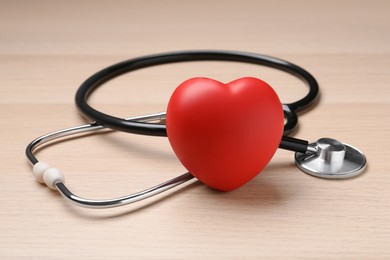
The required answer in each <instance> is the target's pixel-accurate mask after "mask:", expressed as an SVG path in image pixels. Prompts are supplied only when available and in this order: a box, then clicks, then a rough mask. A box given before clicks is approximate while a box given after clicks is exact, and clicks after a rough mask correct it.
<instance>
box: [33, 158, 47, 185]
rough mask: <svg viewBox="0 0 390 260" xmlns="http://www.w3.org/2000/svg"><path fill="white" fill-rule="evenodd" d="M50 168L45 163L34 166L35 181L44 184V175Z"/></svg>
mask: <svg viewBox="0 0 390 260" xmlns="http://www.w3.org/2000/svg"><path fill="white" fill-rule="evenodd" d="M49 168H50V166H49V165H48V164H47V163H44V162H37V163H36V164H34V166H33V174H34V176H35V179H36V180H37V181H38V182H40V183H44V181H43V173H44V172H45V171H46V170H47V169H49Z"/></svg>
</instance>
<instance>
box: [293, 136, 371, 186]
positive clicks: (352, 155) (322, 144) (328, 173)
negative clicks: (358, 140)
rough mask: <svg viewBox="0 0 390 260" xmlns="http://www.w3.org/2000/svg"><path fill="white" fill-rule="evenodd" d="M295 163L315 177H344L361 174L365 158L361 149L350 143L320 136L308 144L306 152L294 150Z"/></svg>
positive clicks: (365, 162)
mask: <svg viewBox="0 0 390 260" xmlns="http://www.w3.org/2000/svg"><path fill="white" fill-rule="evenodd" d="M295 164H296V165H297V167H298V168H299V169H301V170H302V171H303V172H305V173H307V174H310V175H313V176H316V177H320V178H327V179H345V178H351V177H355V176H357V175H359V174H361V173H362V172H363V171H364V169H365V167H366V164H367V160H366V157H365V155H364V154H363V153H362V152H361V151H359V150H358V149H356V148H355V147H353V146H351V145H348V144H343V143H341V142H339V141H337V140H335V139H331V138H321V139H319V140H318V141H317V142H315V143H312V144H310V145H309V149H308V152H306V153H300V152H296V153H295Z"/></svg>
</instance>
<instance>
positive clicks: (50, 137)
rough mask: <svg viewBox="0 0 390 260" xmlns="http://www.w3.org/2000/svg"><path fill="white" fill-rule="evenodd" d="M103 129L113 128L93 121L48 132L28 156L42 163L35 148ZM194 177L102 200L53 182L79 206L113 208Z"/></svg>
mask: <svg viewBox="0 0 390 260" xmlns="http://www.w3.org/2000/svg"><path fill="white" fill-rule="evenodd" d="M164 117H165V113H158V114H151V115H146V116H138V117H131V118H127V120H134V121H139V122H152V121H162V120H164ZM103 130H105V131H112V129H107V128H105V127H103V126H101V125H97V124H95V123H92V124H85V125H80V126H76V127H71V128H66V129H62V130H58V131H55V132H51V133H48V134H46V135H43V136H41V137H38V138H36V139H35V140H34V141H32V142H31V143H30V144H29V145H28V146H27V149H26V155H27V158H28V159H29V161H30V162H31V164H33V165H35V164H37V163H40V162H39V161H38V159H37V158H36V157H35V155H34V150H36V149H37V148H38V147H39V146H41V145H43V144H46V143H48V142H51V141H55V140H57V141H58V140H60V139H61V138H64V137H68V136H72V135H78V134H82V133H90V132H95V131H103ZM193 178H194V176H192V175H191V174H190V173H185V174H182V175H180V176H177V177H175V178H173V179H171V180H168V181H166V182H163V183H161V184H158V185H156V186H154V187H151V188H148V189H146V190H143V191H140V192H136V193H133V194H130V195H127V196H123V197H119V198H114V199H102V200H96V199H86V198H82V197H80V196H77V195H75V194H74V193H72V192H71V191H70V190H69V189H68V188H67V187H66V185H65V183H64V181H60V180H58V181H56V182H55V183H53V184H54V185H53V187H54V188H55V189H57V190H58V191H59V192H60V193H61V194H62V196H63V197H64V198H65V199H67V200H68V201H69V202H71V203H73V204H76V205H78V206H81V207H86V208H112V207H119V206H123V205H126V204H131V203H134V202H137V201H140V200H143V199H146V198H149V197H152V196H154V195H157V194H159V193H161V192H164V191H166V190H169V189H171V188H173V187H175V186H177V185H180V184H182V183H184V182H187V181H189V180H191V179H193Z"/></svg>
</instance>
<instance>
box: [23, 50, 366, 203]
mask: <svg viewBox="0 0 390 260" xmlns="http://www.w3.org/2000/svg"><path fill="white" fill-rule="evenodd" d="M188 61H233V62H244V63H251V64H257V65H263V66H267V67H272V68H275V69H279V70H282V71H285V72H287V73H290V74H292V75H294V76H296V77H298V78H300V79H301V80H303V81H304V82H305V83H306V84H307V85H308V86H309V92H308V93H307V94H306V95H305V96H304V97H303V98H301V99H300V100H298V101H295V102H293V103H289V104H282V108H283V112H284V117H285V124H284V130H283V136H282V138H281V141H280V145H279V148H282V149H286V150H290V151H294V152H295V163H296V165H297V167H298V168H299V169H301V170H302V171H303V172H305V173H307V174H310V175H313V176H316V177H321V178H328V179H342V178H350V177H354V176H357V175H359V174H360V173H362V172H363V171H364V169H365V166H366V158H365V156H364V154H363V153H362V152H361V151H359V150H358V149H356V148H354V147H353V146H351V145H348V144H344V143H341V142H339V141H337V140H334V139H330V138H321V139H319V140H318V141H316V142H314V143H309V142H308V141H306V140H301V139H297V138H293V137H289V136H287V135H288V134H289V133H291V131H293V130H294V128H295V127H296V126H297V123H298V116H297V112H298V111H301V110H303V109H304V108H306V107H308V106H310V105H311V104H313V102H314V101H315V99H316V98H317V96H318V92H319V87H318V84H317V82H316V80H315V78H314V77H313V76H312V75H311V74H310V73H308V72H307V71H306V70H304V69H303V68H301V67H299V66H297V65H295V64H292V63H290V62H287V61H284V60H281V59H278V58H274V57H270V56H265V55H260V54H254V53H245V52H235V51H180V52H171V53H163V54H157V55H150V56H144V57H140V58H135V59H131V60H127V61H123V62H120V63H117V64H114V65H112V66H109V67H107V68H105V69H103V70H101V71H99V72H97V73H96V74H94V75H92V76H91V77H90V78H88V79H87V80H86V81H85V82H84V83H83V84H82V85H81V86H80V87H79V89H78V91H77V93H76V105H77V106H78V108H79V109H80V111H81V113H82V114H83V115H84V116H85V117H87V118H88V119H90V120H91V121H93V122H92V123H90V124H86V125H80V126H76V127H71V128H67V129H62V130H58V131H55V132H51V133H48V134H45V135H43V136H40V137H38V138H36V139H35V140H33V141H32V142H31V143H30V144H29V145H28V146H27V148H26V155H27V158H28V160H29V161H30V162H31V164H32V165H33V174H34V176H35V178H36V179H37V181H38V182H40V183H45V184H46V185H47V186H48V187H50V188H52V189H54V190H58V191H59V192H60V193H61V194H62V196H63V197H64V198H65V199H67V200H69V201H70V202H72V203H74V204H76V205H78V206H82V207H88V208H109V207H117V206H122V205H126V204H130V203H133V202H137V201H140V200H143V199H146V198H149V197H151V196H154V195H156V194H159V193H161V192H164V191H166V190H169V189H171V188H173V187H175V186H177V185H180V184H182V183H185V182H187V181H189V180H191V179H193V178H194V176H193V175H192V174H191V173H189V172H188V173H185V174H182V175H180V176H178V177H176V178H173V179H171V180H168V181H166V182H164V183H161V184H158V185H156V186H154V187H151V188H148V189H146V190H144V191H141V192H137V193H134V194H130V195H127V196H123V197H119V198H114V199H103V200H95V199H86V198H82V197H79V196H77V195H75V194H73V193H72V192H71V191H70V190H69V189H68V188H67V187H66V185H65V181H64V175H63V174H62V172H61V171H60V170H59V169H57V168H54V167H51V166H49V165H48V164H47V163H44V162H41V161H38V159H37V158H36V156H35V155H34V150H35V149H36V148H38V147H39V146H41V145H43V144H45V143H48V142H52V141H54V140H58V139H61V138H63V137H67V136H71V135H78V134H81V133H87V132H94V131H99V130H102V129H105V128H110V129H113V130H118V131H123V132H128V133H133V134H141V135H151V136H167V132H166V126H165V120H166V113H165V112H163V113H157V114H151V115H145V116H136V117H130V118H124V119H123V118H118V117H114V116H111V115H108V114H105V113H102V112H100V111H98V110H96V109H94V108H92V107H91V106H90V105H89V104H88V103H87V100H88V96H89V95H90V94H91V93H92V92H93V91H94V90H96V89H97V88H98V87H99V86H101V85H102V84H103V83H106V82H107V81H109V80H111V79H113V78H115V77H118V76H120V75H122V74H125V73H128V72H131V71H135V70H139V69H143V68H147V67H151V66H156V65H162V64H168V63H177V62H188Z"/></svg>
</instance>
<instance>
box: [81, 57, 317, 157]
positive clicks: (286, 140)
mask: <svg viewBox="0 0 390 260" xmlns="http://www.w3.org/2000/svg"><path fill="white" fill-rule="evenodd" d="M188 61H232V62H244V63H251V64H257V65H263V66H267V67H271V68H275V69H279V70H282V71H285V72H287V73H289V74H291V75H294V76H296V77H298V78H300V79H301V80H303V81H304V82H306V84H307V85H308V86H309V92H308V93H307V94H306V95H305V96H304V97H303V98H301V99H299V100H298V101H295V102H293V103H288V104H283V110H284V115H285V118H286V121H287V122H286V124H285V125H284V136H283V137H282V140H281V143H280V146H279V147H280V148H283V149H287V150H292V151H297V152H303V153H304V152H306V151H307V147H308V141H305V140H300V139H296V138H292V137H288V136H287V134H289V133H290V132H291V131H292V130H293V129H294V128H295V126H296V125H297V123H298V117H297V112H298V111H300V110H302V109H304V108H306V107H308V106H309V105H310V104H312V103H313V102H314V101H315V99H316V97H317V96H318V93H319V87H318V83H317V81H316V80H315V78H314V77H313V76H312V75H311V74H310V73H309V72H307V71H306V70H304V69H303V68H301V67H299V66H297V65H295V64H293V63H290V62H288V61H285V60H281V59H278V58H274V57H270V56H266V55H261V54H255V53H247V52H237V51H178V52H169V53H162V54H156V55H149V56H144V57H139V58H135V59H130V60H126V61H123V62H120V63H117V64H114V65H112V66H109V67H107V68H105V69H103V70H101V71H99V72H97V73H95V74H94V75H92V76H91V77H89V78H88V79H87V80H86V81H85V82H84V83H83V84H82V85H81V86H80V87H79V89H78V90H77V93H76V105H77V107H78V108H79V110H80V111H81V113H82V114H83V115H84V116H85V117H87V118H89V119H90V120H92V121H94V122H95V123H96V124H97V125H102V126H104V127H106V128H111V129H114V130H118V131H123V132H128V133H133V134H141V135H152V136H167V133H166V128H165V125H164V124H153V123H142V122H136V121H132V120H126V119H122V118H118V117H115V116H111V115H108V114H105V113H102V112H100V111H98V110H96V109H94V108H92V107H91V106H90V105H89V104H88V102H87V100H88V97H89V95H90V94H91V93H92V92H93V91H94V90H96V89H97V88H98V87H99V86H101V85H103V84H104V83H105V82H107V81H109V80H111V79H113V78H115V77H118V76H120V75H123V74H125V73H128V72H132V71H135V70H139V69H143V68H147V67H151V66H157V65H163V64H169V63H178V62H188Z"/></svg>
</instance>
